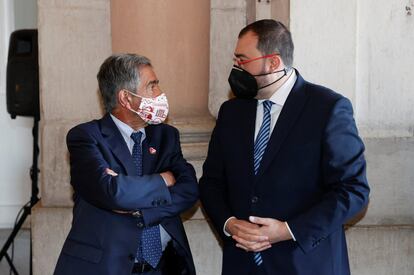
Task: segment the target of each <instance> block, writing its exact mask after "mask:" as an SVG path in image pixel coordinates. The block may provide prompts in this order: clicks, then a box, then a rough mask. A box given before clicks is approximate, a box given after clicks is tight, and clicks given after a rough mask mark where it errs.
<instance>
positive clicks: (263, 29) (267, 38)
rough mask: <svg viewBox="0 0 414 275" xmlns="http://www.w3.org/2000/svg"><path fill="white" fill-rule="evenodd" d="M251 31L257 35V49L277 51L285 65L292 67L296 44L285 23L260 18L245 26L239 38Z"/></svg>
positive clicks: (271, 52) (264, 51) (267, 51)
mask: <svg viewBox="0 0 414 275" xmlns="http://www.w3.org/2000/svg"><path fill="white" fill-rule="evenodd" d="M249 31H251V32H253V33H255V34H256V35H257V37H258V42H257V49H258V50H259V51H260V52H261V53H263V54H264V55H267V54H273V53H277V54H279V55H280V57H281V58H282V60H283V63H284V64H285V66H287V67H292V64H293V50H294V46H293V41H292V35H291V34H290V31H289V30H288V28H286V26H285V25H283V24H282V23H281V22H279V21H276V20H272V19H264V20H259V21H256V22H253V23H251V24H250V25H247V26H246V27H244V28H243V29H242V30H241V31H240V33H239V38H240V37H242V36H243V35H245V34H246V33H247V32H249Z"/></svg>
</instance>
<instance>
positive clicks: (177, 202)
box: [142, 129, 199, 225]
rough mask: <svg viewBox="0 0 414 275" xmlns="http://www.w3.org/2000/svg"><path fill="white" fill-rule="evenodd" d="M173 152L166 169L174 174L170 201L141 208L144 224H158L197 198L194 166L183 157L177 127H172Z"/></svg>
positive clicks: (176, 213) (190, 205) (187, 207)
mask: <svg viewBox="0 0 414 275" xmlns="http://www.w3.org/2000/svg"><path fill="white" fill-rule="evenodd" d="M174 138H175V142H174V148H175V150H174V153H173V154H172V156H171V157H170V159H169V165H167V166H166V168H165V169H166V171H171V172H172V173H173V174H174V177H175V179H176V183H175V185H174V186H172V187H170V188H169V192H170V197H171V203H169V204H163V205H160V206H158V207H152V208H147V209H142V214H143V217H144V222H145V224H146V225H153V224H158V223H160V222H161V221H162V219H165V218H169V217H174V216H178V215H180V214H181V213H182V212H184V211H185V210H187V209H189V208H191V207H192V206H193V205H194V203H195V202H196V201H197V200H198V196H199V192H198V184H197V178H196V175H195V171H194V168H193V166H192V165H191V164H189V163H188V162H187V161H186V160H185V159H184V157H183V154H182V151H181V145H180V137H179V133H178V130H177V129H174Z"/></svg>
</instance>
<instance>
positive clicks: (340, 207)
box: [200, 72, 369, 275]
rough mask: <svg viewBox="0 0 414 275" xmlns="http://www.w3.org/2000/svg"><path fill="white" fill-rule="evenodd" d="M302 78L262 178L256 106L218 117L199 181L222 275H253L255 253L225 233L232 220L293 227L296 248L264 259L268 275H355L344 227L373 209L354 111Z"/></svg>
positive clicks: (280, 248)
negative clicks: (256, 152) (219, 245)
mask: <svg viewBox="0 0 414 275" xmlns="http://www.w3.org/2000/svg"><path fill="white" fill-rule="evenodd" d="M297 75H298V78H297V80H296V83H295V85H294V87H293V89H292V91H291V92H290V94H289V96H288V98H287V101H286V103H285V105H284V107H283V109H282V111H281V113H280V116H279V118H278V120H277V123H276V125H275V128H274V129H273V132H272V135H271V137H270V140H269V143H268V147H267V149H266V152H265V154H264V156H263V159H262V162H261V165H260V168H259V171H258V174H257V175H256V176H255V175H254V169H253V144H254V131H255V118H256V108H257V101H256V100H246V99H231V100H229V101H227V102H225V103H224V104H223V105H222V106H221V109H220V112H219V115H218V119H217V123H216V127H215V129H214V131H213V134H212V137H211V141H210V145H209V151H208V157H207V159H206V161H205V163H204V166H203V176H202V178H201V179H200V192H201V200H202V203H203V206H204V208H205V210H206V212H207V214H208V215H209V217H210V218H211V220H212V222H213V225H214V227H215V229H216V230H217V232H218V233H219V235H220V236H221V238H222V239H223V245H224V246H223V274H225V275H227V274H238V275H242V274H248V273H249V270H251V268H252V264H253V260H252V259H253V257H252V252H245V251H244V250H242V249H239V248H237V247H236V246H235V242H234V241H233V240H232V239H231V237H227V236H225V235H224V233H223V226H224V223H225V221H226V220H227V219H228V218H229V217H230V216H235V217H236V218H238V219H243V220H248V217H249V216H251V215H252V216H259V217H268V218H275V219H278V220H281V221H287V222H288V224H289V227H290V229H291V230H292V233H293V234H294V236H295V237H296V242H295V241H293V240H289V241H284V242H279V243H276V244H273V245H272V247H271V248H269V249H267V250H265V251H263V252H262V257H263V262H264V263H263V267H264V269H265V270H266V273H267V274H268V275H273V274H283V275H295V274H306V275H308V274H315V275H346V274H349V273H350V271H349V263H348V255H347V246H346V241H345V234H344V228H343V224H344V223H345V222H346V221H347V220H348V219H349V218H351V217H353V216H354V215H355V214H357V213H358V212H359V211H360V210H361V209H363V207H364V206H365V205H366V204H367V202H368V194H369V187H368V184H367V180H366V176H365V166H366V164H365V159H364V155H363V152H364V145H363V143H362V141H361V139H360V138H359V136H358V133H357V129H356V126H355V122H354V119H353V111H352V106H351V103H350V102H349V100H348V99H346V98H344V97H343V96H341V95H339V94H337V93H334V92H333V91H331V90H329V89H327V88H324V87H321V86H318V85H314V84H311V83H309V82H306V81H305V80H304V79H303V78H302V77H301V76H300V75H299V73H298V72H297Z"/></svg>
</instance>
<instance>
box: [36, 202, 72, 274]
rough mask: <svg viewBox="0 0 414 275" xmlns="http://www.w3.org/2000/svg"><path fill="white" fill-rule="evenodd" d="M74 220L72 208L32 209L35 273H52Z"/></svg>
mask: <svg viewBox="0 0 414 275" xmlns="http://www.w3.org/2000/svg"><path fill="white" fill-rule="evenodd" d="M71 222H72V208H51V207H40V205H38V206H36V207H35V208H34V209H33V210H32V245H33V274H34V275H51V274H53V270H54V269H55V266H56V263H57V259H58V257H59V254H60V251H61V249H62V246H63V242H64V241H65V239H66V236H67V234H68V232H69V229H70V225H71Z"/></svg>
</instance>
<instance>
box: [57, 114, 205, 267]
mask: <svg viewBox="0 0 414 275" xmlns="http://www.w3.org/2000/svg"><path fill="white" fill-rule="evenodd" d="M145 131H146V139H145V140H144V141H143V143H142V154H143V156H142V157H143V176H138V175H137V171H136V169H135V168H134V167H135V166H134V164H133V161H132V156H131V153H130V152H129V150H128V147H127V145H126V144H125V141H124V139H123V137H122V135H121V133H120V132H119V130H118V128H117V127H116V125H115V124H114V122H113V121H112V119H111V117H110V116H109V115H108V114H107V115H106V116H104V117H103V118H102V119H101V120H94V121H91V122H88V123H84V124H81V125H78V126H76V127H74V128H73V129H71V130H70V131H69V133H68V135H67V144H68V149H69V154H70V168H71V169H70V174H71V184H72V186H73V189H74V202H75V205H74V208H73V221H72V228H71V230H70V232H69V235H68V237H67V239H66V241H65V243H64V246H63V248H62V252H61V254H60V256H59V260H58V263H57V266H56V270H55V274H56V275H63V274H68V275H69V274H70V275H73V274H76V275H82V274H85V275H95V274H96V275H105V274H108V275H109V274H110V275H120V274H121V275H122V274H125V275H126V274H131V270H132V266H133V264H134V260H135V255H136V252H137V248H138V240H139V238H140V234H141V232H142V228H143V225H146V226H151V225H156V224H161V225H162V226H163V227H164V229H165V230H166V231H167V232H168V233H169V235H170V236H171V238H172V240H173V245H174V248H175V251H176V252H177V254H178V255H179V256H180V257H181V258H182V259H183V263H184V264H183V265H184V266H185V269H186V272H187V273H183V274H195V268H194V264H193V260H192V256H191V252H190V248H189V245H188V241H187V237H186V234H185V232H184V228H183V225H182V222H181V219H180V216H179V215H180V214H181V213H182V212H183V211H185V210H186V209H188V208H190V207H191V206H192V205H193V204H194V203H195V202H196V200H197V199H198V186H197V180H196V177H195V172H194V169H193V167H192V166H191V165H190V164H188V163H187V162H186V160H185V159H184V158H183V156H182V153H181V147H180V141H179V134H178V131H177V129H175V128H173V127H171V126H168V125H165V124H160V125H156V126H147V127H146V128H145ZM151 147H152V148H153V149H155V150H156V152H155V153H154V150H152V149H151V151H152V153H150V148H151ZM106 168H110V169H112V170H113V171H115V172H116V173H118V176H115V177H113V176H110V175H108V174H107V173H106V172H105V169H106ZM165 171H171V172H172V173H173V174H174V176H175V178H176V184H175V186H173V187H170V188H167V187H166V185H165V182H164V180H163V179H162V177H161V176H160V175H159V173H161V172H165ZM137 209H139V210H142V214H143V221H142V220H141V219H138V218H135V217H133V216H132V215H127V214H118V213H115V212H113V211H112V210H124V211H131V210H137Z"/></svg>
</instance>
